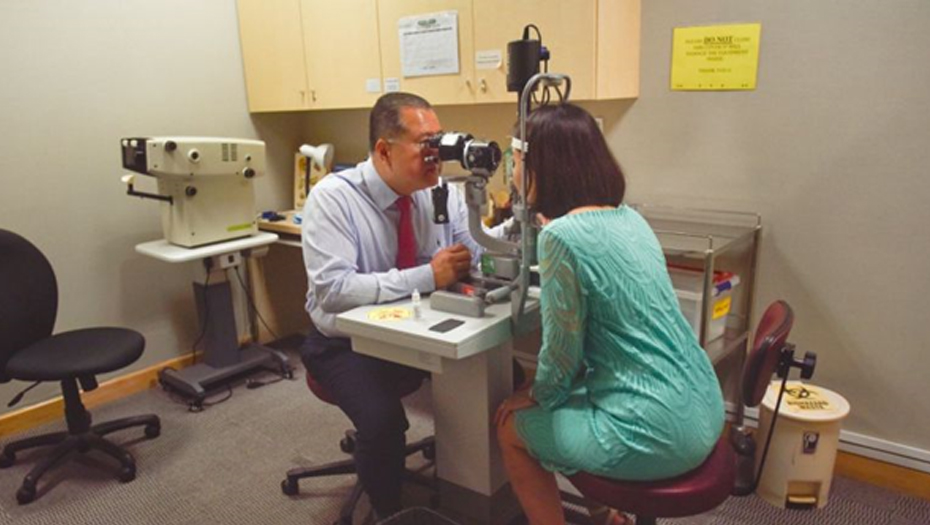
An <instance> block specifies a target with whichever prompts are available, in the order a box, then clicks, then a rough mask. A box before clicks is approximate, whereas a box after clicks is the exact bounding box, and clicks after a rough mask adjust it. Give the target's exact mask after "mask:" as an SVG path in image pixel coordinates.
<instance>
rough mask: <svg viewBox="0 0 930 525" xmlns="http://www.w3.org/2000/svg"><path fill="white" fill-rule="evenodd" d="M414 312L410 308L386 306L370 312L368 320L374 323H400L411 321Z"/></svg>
mask: <svg viewBox="0 0 930 525" xmlns="http://www.w3.org/2000/svg"><path fill="white" fill-rule="evenodd" d="M411 315H412V312H411V311H410V309H409V308H400V307H397V306H385V307H384V308H378V309H376V310H372V311H370V312H368V318H369V319H371V320H372V321H399V320H401V319H409V318H410V316H411Z"/></svg>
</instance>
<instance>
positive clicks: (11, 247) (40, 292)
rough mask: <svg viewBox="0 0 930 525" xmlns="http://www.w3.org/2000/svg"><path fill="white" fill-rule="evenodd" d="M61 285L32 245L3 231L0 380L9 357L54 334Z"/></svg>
mask: <svg viewBox="0 0 930 525" xmlns="http://www.w3.org/2000/svg"><path fill="white" fill-rule="evenodd" d="M57 313H58V283H57V282H56V280H55V272H54V270H52V265H51V264H49V262H48V259H46V258H45V256H44V255H42V252H40V251H39V249H38V248H36V247H35V246H34V245H33V244H32V243H31V242H29V241H27V240H26V239H24V238H23V237H20V236H19V235H17V234H15V233H13V232H10V231H7V230H2V229H0V381H3V380H7V379H8V378H6V377H5V375H4V373H3V370H4V369H5V368H6V363H7V361H9V359H10V356H12V355H13V354H15V353H16V352H18V351H20V350H21V349H23V348H25V347H27V346H29V345H31V344H33V343H35V342H36V341H40V340H42V339H45V338H46V337H49V336H50V335H52V330H53V329H54V328H55V317H56V315H57Z"/></svg>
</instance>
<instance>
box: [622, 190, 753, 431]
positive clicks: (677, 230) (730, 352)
mask: <svg viewBox="0 0 930 525" xmlns="http://www.w3.org/2000/svg"><path fill="white" fill-rule="evenodd" d="M630 206H631V207H632V208H634V209H636V210H637V211H638V212H639V213H640V214H641V215H642V216H643V218H644V219H646V221H647V222H648V223H649V225H650V226H651V227H652V229H653V231H654V232H655V234H656V237H657V238H658V239H659V243H660V244H661V245H662V251H663V252H664V253H665V258H666V261H667V263H668V265H669V275H670V276H671V278H672V283H673V285H674V287H675V292H676V294H677V295H678V300H679V304H680V305H681V307H682V312H683V313H684V314H685V317H686V318H688V320H689V322H690V323H691V325H692V327H693V328H694V331H695V334H696V335H697V337H698V341H699V342H700V344H701V347H702V348H704V350H705V351H706V352H707V355H708V357H709V358H710V361H711V363H713V365H714V367H715V369H716V370H717V375H718V378H720V381H721V387H722V388H723V390H724V395H725V396H726V399H727V400H728V401H732V402H734V404H735V405H736V410H737V411H740V407H742V403H740V402H739V378H740V375H741V373H742V368H743V363H744V361H745V359H746V354H747V351H748V345H749V344H750V342H751V338H750V335H751V330H752V328H751V323H752V305H753V299H754V295H755V284H756V268H757V264H758V259H759V240H760V238H761V234H762V218H761V216H760V215H759V214H757V213H747V212H731V211H719V210H698V209H687V208H675V207H670V206H662V205H654V204H642V203H639V204H631V205H630ZM739 419H741V415H739ZM739 419H737V420H739Z"/></svg>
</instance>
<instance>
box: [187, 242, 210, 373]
mask: <svg viewBox="0 0 930 525" xmlns="http://www.w3.org/2000/svg"><path fill="white" fill-rule="evenodd" d="M203 265H204V267H205V268H206V270H207V277H206V279H204V281H203V319H202V320H201V322H202V323H203V326H201V327H200V335H198V336H197V339H196V340H195V341H194V344H192V345H191V364H192V365H196V364H197V345H199V344H200V342H201V341H203V338H204V336H205V335H206V334H207V327H209V326H210V301H208V300H207V288H208V287H209V286H210V270H211V269H213V262H212V261H211V260H210V259H204V262H203Z"/></svg>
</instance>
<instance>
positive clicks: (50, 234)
mask: <svg viewBox="0 0 930 525" xmlns="http://www.w3.org/2000/svg"><path fill="white" fill-rule="evenodd" d="M0 49H2V50H3V51H2V52H0V71H2V72H3V81H2V82H0V101H2V102H0V110H2V113H0V114H2V117H0V118H2V123H3V125H2V126H0V228H5V229H9V230H12V231H15V232H17V233H19V234H21V235H23V236H25V237H26V238H28V239H30V240H31V241H32V242H33V243H35V244H36V245H37V246H38V247H39V248H40V249H41V250H42V251H43V252H44V253H45V255H46V257H48V258H49V259H50V260H51V262H52V264H53V266H54V268H55V270H56V272H57V276H58V284H59V294H60V306H59V316H58V322H57V326H56V330H57V331H62V330H68V329H73V328H79V327H85V326H94V325H121V326H128V327H132V328H134V329H137V330H139V331H140V332H142V333H143V334H144V335H145V337H146V339H147V350H146V353H145V354H144V355H143V357H142V359H141V360H140V361H139V362H137V363H136V365H134V366H133V368H132V369H139V368H143V367H145V366H149V365H151V364H154V363H158V362H162V361H165V360H167V359H170V358H172V357H176V356H179V355H184V354H186V353H188V352H189V351H190V346H191V344H192V343H193V340H194V338H195V337H196V335H197V327H196V315H195V312H194V308H193V298H192V294H191V278H192V276H193V275H194V269H193V268H192V267H190V266H189V265H171V264H168V263H163V262H159V261H156V260H154V259H151V258H148V257H144V256H141V255H138V254H136V253H135V251H134V250H133V247H134V246H135V245H136V244H138V243H140V242H146V241H150V240H155V239H158V238H161V237H162V234H161V223H160V218H159V217H160V215H159V204H157V203H155V202H154V201H141V200H139V199H135V198H130V197H128V196H126V195H125V186H124V185H123V184H121V183H120V176H121V175H122V174H123V173H124V172H123V170H122V165H121V161H120V154H119V139H120V138H121V137H126V136H153V135H203V136H228V137H242V138H256V137H260V138H263V139H266V140H267V141H268V154H269V156H270V157H271V158H272V162H270V166H269V171H270V173H269V175H268V176H266V177H264V178H261V179H258V180H257V183H256V187H257V194H258V202H259V206H260V207H261V208H267V209H271V208H282V207H284V203H286V202H288V201H289V200H290V198H291V196H290V170H291V169H292V168H291V165H292V164H293V160H292V159H293V157H290V156H289V155H290V153H285V152H290V151H294V149H295V148H296V143H297V139H296V138H294V137H293V133H291V131H290V130H292V129H295V126H293V125H292V124H291V123H292V122H293V121H294V119H295V116H294V115H283V116H282V115H278V116H276V115H270V116H263V117H261V118H256V119H255V121H254V122H253V121H252V120H251V118H250V116H249V113H248V109H247V106H246V97H245V86H244V81H243V77H242V59H241V55H240V52H239V35H238V25H237V19H236V7H235V2H232V1H231V0H229V1H227V0H209V1H208V0H200V1H196V2H190V1H184V0H170V1H169V0H160V1H158V2H142V1H119V0H80V1H72V0H28V1H27V0H18V1H4V2H0ZM140 178H142V179H146V180H142V181H139V182H138V183H137V184H138V185H139V186H140V187H141V186H145V187H148V188H154V182H153V181H151V180H150V179H148V178H147V177H140ZM124 372H125V371H124ZM23 386H24V384H23V383H11V384H7V385H0V399H3V400H6V399H9V398H11V397H12V396H13V394H14V393H15V392H16V391H18V390H19V389H21V388H22V387H23ZM57 393H58V385H57V384H45V385H43V386H42V387H41V390H37V391H33V392H31V393H30V394H29V395H28V396H27V397H26V400H25V402H24V403H23V406H24V405H28V404H32V403H36V402H38V401H41V400H43V399H47V398H49V397H52V396H54V395H57ZM4 405H5V402H4ZM17 408H18V407H17Z"/></svg>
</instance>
